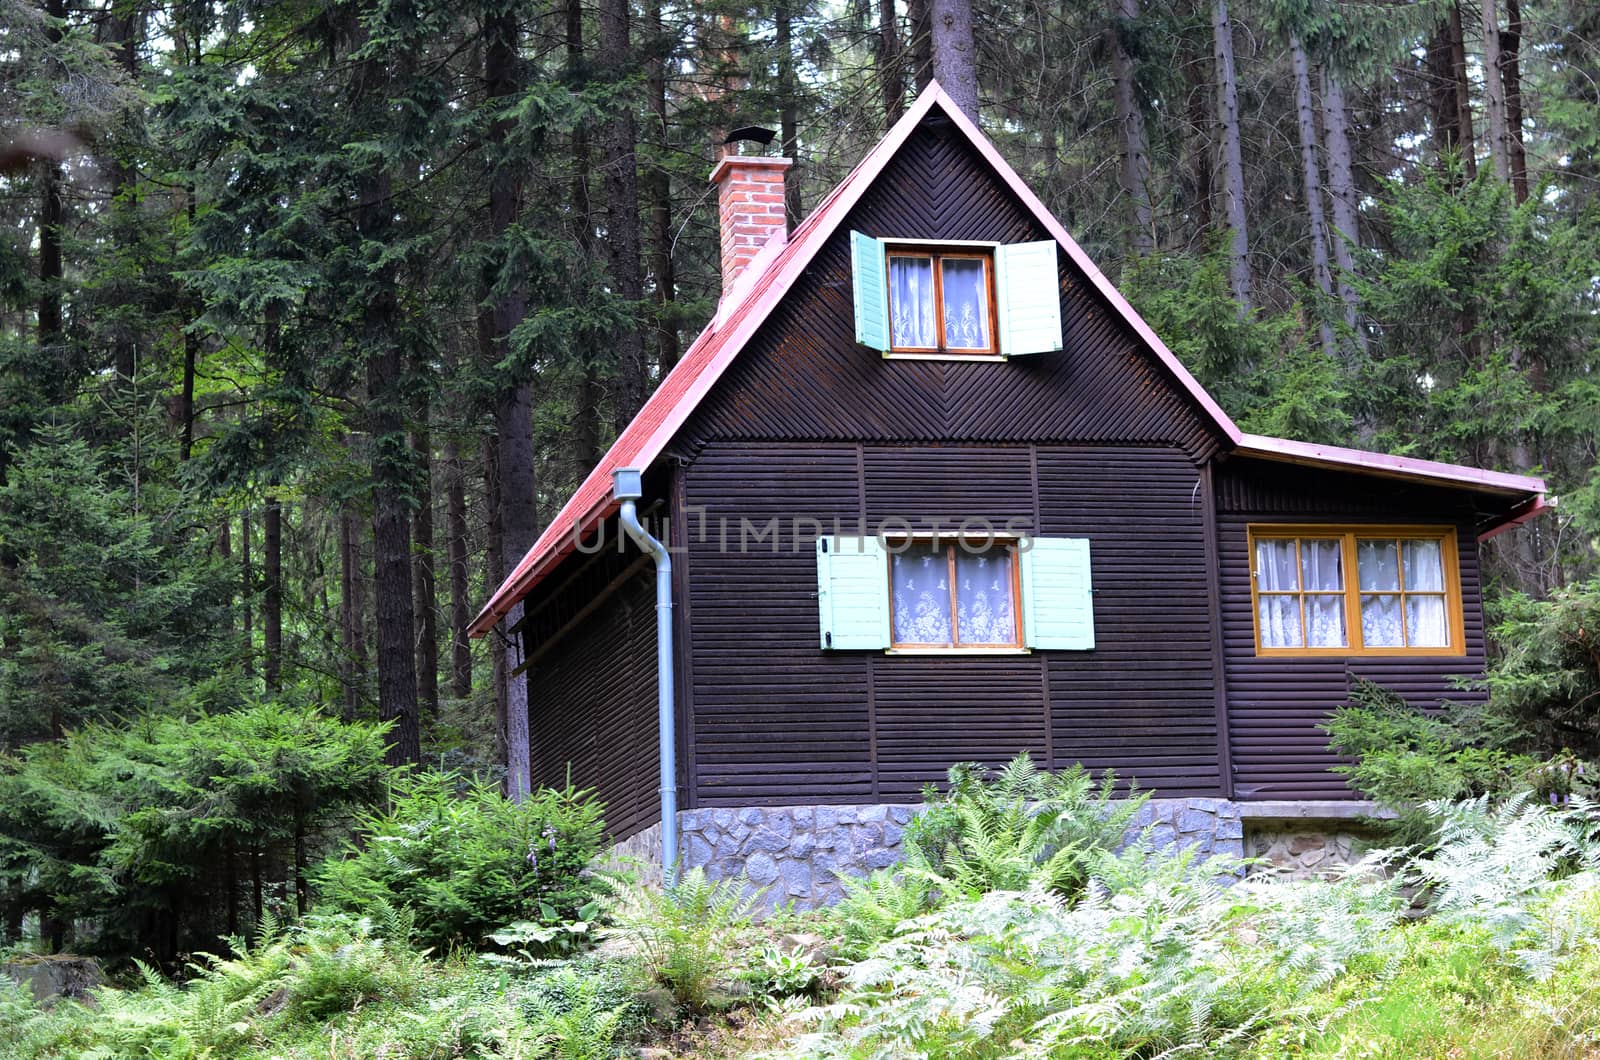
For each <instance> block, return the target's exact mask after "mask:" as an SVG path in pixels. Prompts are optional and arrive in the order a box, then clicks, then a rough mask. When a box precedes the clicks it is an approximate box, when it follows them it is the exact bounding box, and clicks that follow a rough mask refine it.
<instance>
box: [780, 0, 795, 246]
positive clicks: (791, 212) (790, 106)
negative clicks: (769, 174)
mask: <svg viewBox="0 0 1600 1060" xmlns="http://www.w3.org/2000/svg"><path fill="white" fill-rule="evenodd" d="M775 12H776V13H775V15H774V22H775V25H776V30H775V33H774V39H773V47H774V48H775V49H776V50H777V53H778V130H779V131H778V142H779V144H780V146H781V150H782V153H783V156H784V157H785V158H793V159H795V160H796V161H797V162H798V160H799V157H800V133H799V129H798V119H797V118H796V115H795V110H796V104H795V98H794V96H795V82H794V38H793V30H794V27H793V24H792V16H791V13H790V11H789V4H788V3H787V0H780V2H779V3H778V5H777V7H776V9H775ZM783 206H784V224H785V226H786V229H787V231H790V232H793V231H794V226H795V225H796V224H797V223H798V222H799V220H800V210H801V203H800V178H799V176H798V175H797V173H796V172H795V170H794V169H791V170H790V171H789V176H788V179H787V180H785V181H784V182H783Z"/></svg>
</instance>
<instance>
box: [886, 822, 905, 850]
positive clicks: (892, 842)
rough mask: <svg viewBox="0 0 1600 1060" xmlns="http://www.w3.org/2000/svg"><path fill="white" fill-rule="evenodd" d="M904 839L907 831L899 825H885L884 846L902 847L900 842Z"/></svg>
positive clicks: (889, 823) (891, 823) (890, 823)
mask: <svg viewBox="0 0 1600 1060" xmlns="http://www.w3.org/2000/svg"><path fill="white" fill-rule="evenodd" d="M904 837H905V829H904V828H901V827H900V826H899V825H897V824H895V823H893V822H888V823H885V824H884V826H883V845H884V846H886V847H897V846H899V845H900V840H901V839H903V838H904Z"/></svg>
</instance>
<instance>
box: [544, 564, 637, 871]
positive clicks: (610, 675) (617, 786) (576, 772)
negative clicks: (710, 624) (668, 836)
mask: <svg viewBox="0 0 1600 1060" xmlns="http://www.w3.org/2000/svg"><path fill="white" fill-rule="evenodd" d="M608 541H611V542H615V536H614V535H613V536H611V537H609V538H608ZM568 564H569V570H570V573H568V574H567V575H566V579H567V580H566V581H565V582H564V583H560V584H558V585H555V586H552V587H551V590H550V591H547V593H546V594H543V595H542V597H541V598H540V599H539V600H538V605H539V606H538V607H537V608H536V609H533V610H531V611H530V613H529V616H528V622H527V643H528V647H529V651H530V653H541V654H539V655H537V657H535V658H534V659H533V662H532V665H531V666H530V667H529V670H528V677H529V681H528V715H529V718H528V720H529V729H530V731H531V734H532V744H533V750H532V757H533V782H534V783H535V784H538V785H547V786H552V787H560V786H562V785H564V784H566V782H567V779H568V770H569V769H570V770H571V780H572V782H573V783H574V784H576V785H578V786H579V787H585V788H594V789H595V790H596V791H598V792H599V794H600V797H601V798H602V799H604V800H605V804H606V828H607V830H608V831H609V833H610V834H611V836H612V838H614V839H625V838H627V837H628V836H630V835H633V834H634V833H636V832H638V831H640V830H642V829H644V828H646V827H648V826H650V825H651V824H654V823H655V822H656V821H657V820H659V819H660V817H661V798H660V795H659V794H658V793H657V791H656V788H657V787H658V785H659V777H658V766H657V761H656V742H657V728H656V609H655V571H654V568H653V566H652V565H651V563H650V561H649V560H648V558H647V557H644V556H643V555H642V554H641V553H639V552H638V551H637V550H636V549H634V548H632V546H631V545H630V546H629V547H628V549H627V551H626V552H623V553H619V552H617V551H616V550H615V549H614V548H613V547H607V548H606V550H605V551H604V552H603V553H602V554H600V555H598V556H595V557H593V558H590V557H583V556H577V557H574V558H573V559H571V560H569V561H568ZM558 581H559V579H558Z"/></svg>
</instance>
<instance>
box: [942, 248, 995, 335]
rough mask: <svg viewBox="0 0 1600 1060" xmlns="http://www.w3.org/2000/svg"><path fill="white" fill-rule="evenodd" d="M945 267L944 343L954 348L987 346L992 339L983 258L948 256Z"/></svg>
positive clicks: (943, 267) (987, 287) (987, 288)
mask: <svg viewBox="0 0 1600 1060" xmlns="http://www.w3.org/2000/svg"><path fill="white" fill-rule="evenodd" d="M939 264H940V268H942V269H943V270H944V275H943V277H942V279H943V280H944V344H945V348H946V349H951V350H986V349H988V348H989V346H990V345H991V343H990V342H989V285H988V284H987V283H985V282H984V267H983V262H982V261H979V260H978V259H976V258H946V259H944V260H943V261H941V262H940V263H939Z"/></svg>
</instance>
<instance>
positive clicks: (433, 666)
mask: <svg viewBox="0 0 1600 1060" xmlns="http://www.w3.org/2000/svg"><path fill="white" fill-rule="evenodd" d="M414 448H415V449H416V454H417V463H418V467H419V469H420V471H421V479H420V482H419V484H418V488H417V497H418V499H419V503H418V506H417V518H416V533H417V549H416V563H415V565H414V568H413V572H414V574H415V575H416V599H417V603H416V609H417V700H418V704H419V707H420V709H421V710H422V712H423V717H425V718H426V719H427V720H428V722H429V723H430V724H431V723H433V722H436V721H438V720H439V619H438V614H439V594H438V584H437V580H436V578H435V577H434V562H433V561H434V552H433V433H432V431H430V430H429V428H428V406H427V404H426V403H424V404H423V405H422V407H421V408H420V409H418V412H417V427H416V436H415V438H414Z"/></svg>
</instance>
